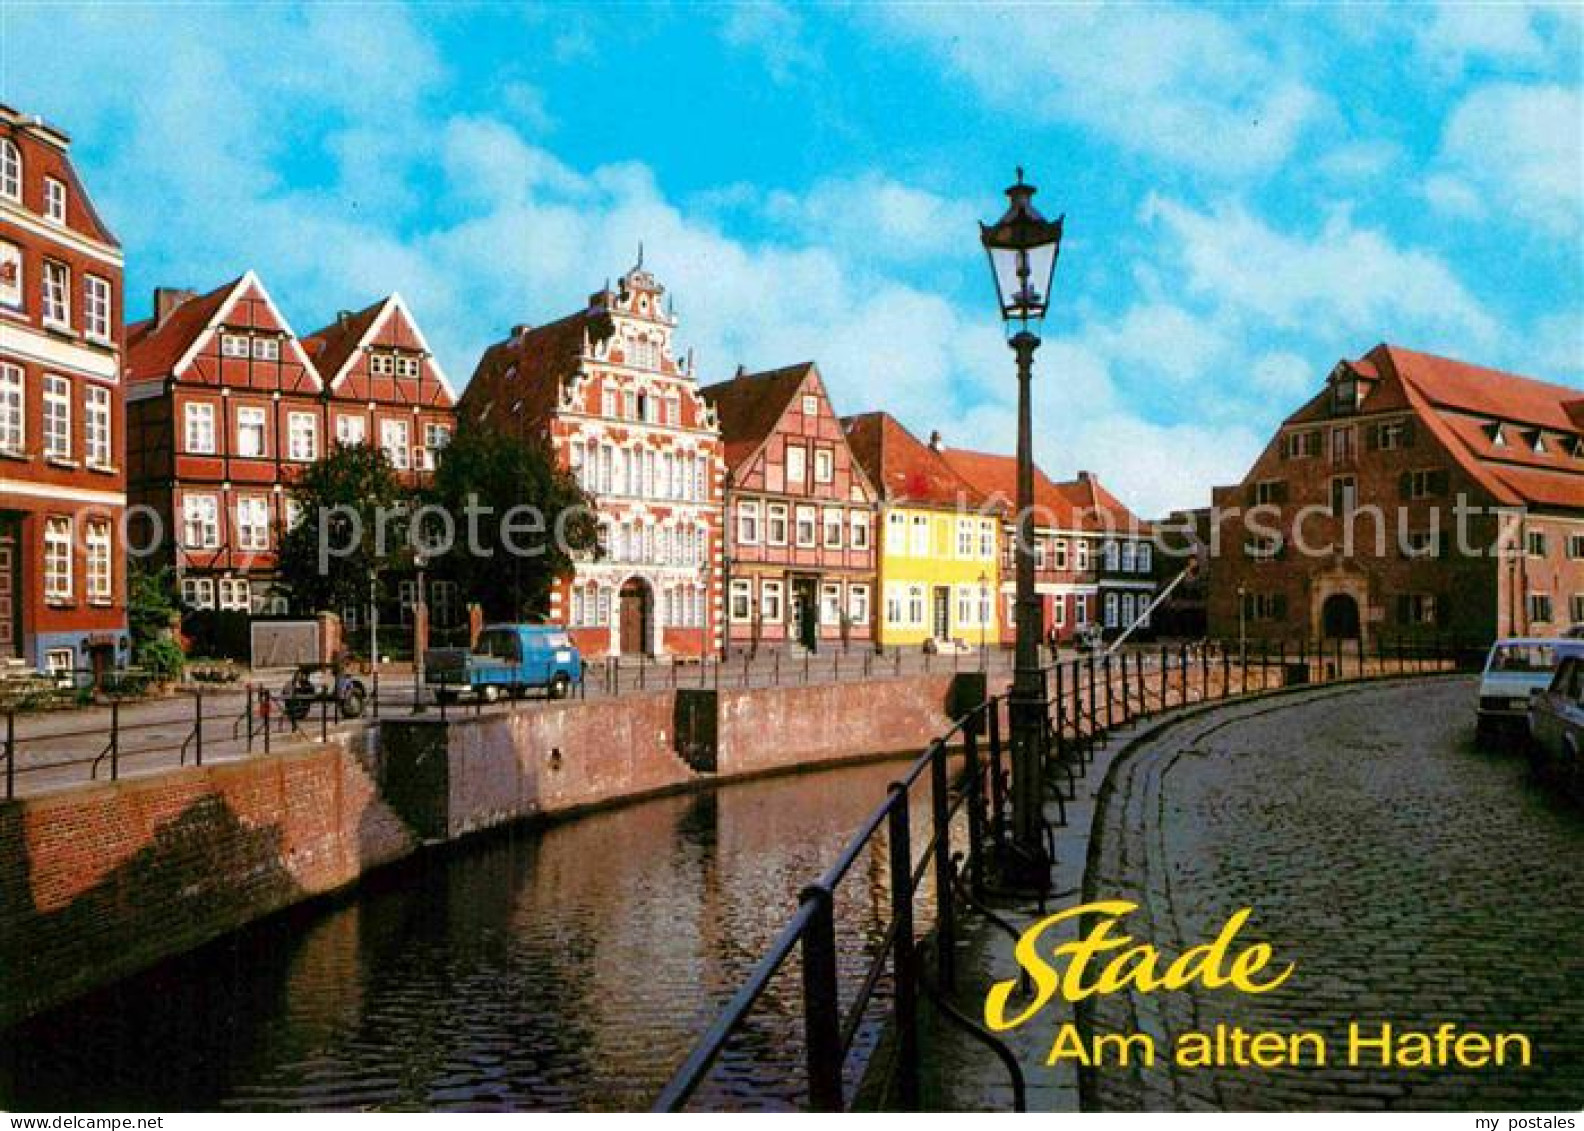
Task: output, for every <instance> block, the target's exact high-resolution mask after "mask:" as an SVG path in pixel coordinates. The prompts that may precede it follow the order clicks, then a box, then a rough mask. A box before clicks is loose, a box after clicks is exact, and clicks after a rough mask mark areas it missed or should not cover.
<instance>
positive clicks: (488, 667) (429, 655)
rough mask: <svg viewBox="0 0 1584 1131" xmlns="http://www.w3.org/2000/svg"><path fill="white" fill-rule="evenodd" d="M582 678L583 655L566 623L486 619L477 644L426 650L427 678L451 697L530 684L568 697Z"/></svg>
mask: <svg viewBox="0 0 1584 1131" xmlns="http://www.w3.org/2000/svg"><path fill="white" fill-rule="evenodd" d="M582 681H583V657H582V656H581V655H579V654H578V650H577V645H575V644H573V643H572V638H571V637H570V636H568V635H567V631H566V629H564V628H561V627H559V626H557V625H548V624H492V625H486V626H485V628H484V631H482V632H480V633H479V638H478V643H477V644H475V645H474V646H473V647H472V648H431V649H429V650H428V651H427V652H425V653H424V684H425V686H427V687H429V688H430V689H432V690H433V691H434V693H435V698H436V699H439V700H441V701H442V702H447V703H449V702H453V701H454V700H455V699H456V698H457V697H458V696H459V695H461V694H462V693H463V692H471V693H472V694H474V695H477V696H478V697H479V698H481V699H483V700H484V701H485V702H494V700H495V699H497V698H498V697H500V696H501V695H512V696H520V695H525V694H527V693H528V691H529V690H540V691H543V692H544V693H545V694H546V695H547V696H548V697H549V698H551V699H565V698H566V697H567V696H568V695H570V694H572V689H573V688H574V687H576V686H577V685H578V684H579V683H581V682H582Z"/></svg>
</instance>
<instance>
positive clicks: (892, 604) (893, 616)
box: [885, 585, 903, 624]
mask: <svg viewBox="0 0 1584 1131" xmlns="http://www.w3.org/2000/svg"><path fill="white" fill-rule="evenodd" d="M885 615H886V623H887V624H901V623H902V616H903V604H902V587H901V586H900V585H887V586H886V589H885Z"/></svg>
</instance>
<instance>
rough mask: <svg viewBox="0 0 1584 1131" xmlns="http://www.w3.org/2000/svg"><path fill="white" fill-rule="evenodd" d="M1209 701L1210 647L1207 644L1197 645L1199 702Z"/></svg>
mask: <svg viewBox="0 0 1584 1131" xmlns="http://www.w3.org/2000/svg"><path fill="white" fill-rule="evenodd" d="M1209 701H1210V648H1209V645H1208V644H1205V643H1201V644H1200V645H1199V702H1201V703H1208V702H1209Z"/></svg>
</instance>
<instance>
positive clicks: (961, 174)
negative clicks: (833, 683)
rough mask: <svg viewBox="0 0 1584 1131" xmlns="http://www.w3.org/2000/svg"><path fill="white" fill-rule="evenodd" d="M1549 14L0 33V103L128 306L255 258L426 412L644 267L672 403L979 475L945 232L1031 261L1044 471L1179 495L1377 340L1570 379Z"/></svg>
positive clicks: (636, 13) (1580, 292) (695, 7)
mask: <svg viewBox="0 0 1584 1131" xmlns="http://www.w3.org/2000/svg"><path fill="white" fill-rule="evenodd" d="M1580 13H1581V8H1580V7H1579V6H1577V5H1572V6H1566V7H1555V6H1553V7H1546V6H1540V5H1534V6H1531V5H1520V4H1512V5H1505V4H1504V5H1497V4H1478V5H1476V4H1445V5H1433V4H1419V5H1395V6H1385V5H1355V6H1346V7H1342V6H1302V5H1274V4H1273V5H1266V6H1253V5H1243V6H1203V7H1186V6H1169V5H1147V4H1133V5H1127V6H1113V7H1096V6H1089V5H1075V4H1062V5H1055V4H1023V5H1019V6H1015V7H1014V6H1008V7H991V6H989V5H976V6H969V5H952V4H908V5H900V4H897V5H885V4H868V5H847V4H829V5H820V6H794V5H783V4H779V3H761V4H741V5H727V4H718V5H717V4H684V3H675V4H669V3H652V4H606V5H600V6H593V5H589V6H580V5H576V4H567V3H561V4H554V5H539V6H526V5H524V6H518V5H507V4H489V5H467V4H429V5H424V6H404V5H396V4H379V3H358V4H320V5H316V6H309V7H302V8H299V7H297V6H294V5H287V4H272V5H250V6H240V5H225V4H215V3H201V4H162V5H156V6H143V5H135V4H118V5H99V6H91V7H90V6H85V7H80V8H79V7H72V6H61V5H49V6H35V5H29V4H27V3H23V2H16V0H13V2H12V3H10V4H7V5H6V6H4V7H3V8H0V98H3V99H4V101H6V102H7V103H10V104H12V105H14V106H17V107H19V108H21V109H23V110H25V111H28V112H36V113H41V114H43V115H44V116H45V117H46V118H48V119H50V120H52V121H54V122H55V123H57V124H59V125H60V126H62V127H63V128H65V129H66V130H68V132H70V133H71V134H72V135H73V137H74V139H75V153H76V156H77V160H78V163H79V168H80V170H81V172H82V174H83V176H84V177H85V179H86V180H87V182H88V184H89V186H90V189H91V191H92V192H93V193H94V196H95V199H96V202H97V203H98V205H99V207H100V210H101V211H102V212H103V213H104V214H105V216H106V217H107V219H108V220H109V221H110V223H111V224H112V226H113V227H114V228H115V230H116V231H117V233H118V234H119V235H120V237H121V239H122V241H123V243H124V244H125V246H126V253H127V293H128V316H129V318H136V317H141V316H142V315H143V314H144V313H146V311H147V308H148V303H149V297H148V296H149V292H150V291H151V289H152V288H153V287H154V286H156V285H186V286H193V287H197V288H201V289H208V288H210V287H212V286H215V285H217V284H218V283H220V282H222V281H224V280H226V279H228V278H231V277H233V276H235V275H237V274H240V273H241V272H242V271H243V270H244V269H246V268H248V267H252V268H254V269H255V270H257V271H258V272H259V273H260V275H261V276H262V277H263V279H264V281H265V283H266V285H267V286H268V287H269V288H270V289H271V291H272V292H273V294H274V295H275V297H276V299H277V301H278V302H279V303H280V304H281V305H282V307H283V308H284V309H285V311H286V314H287V316H288V317H289V318H290V319H291V320H292V322H293V325H294V326H295V328H296V329H297V330H298V331H299V332H300V333H307V332H308V331H310V330H312V329H314V328H316V327H317V326H319V325H321V324H322V323H324V322H326V321H328V320H329V319H330V318H331V317H333V315H334V312H335V311H336V310H337V309H340V308H352V307H359V306H362V305H364V304H366V303H368V302H370V301H372V300H373V299H375V298H377V297H379V296H381V295H383V294H386V293H388V292H390V291H392V290H396V291H400V292H401V293H402V294H403V295H404V296H405V297H406V298H407V299H408V301H409V303H410V305H411V306H412V307H413V309H414V311H415V313H416V315H417V316H418V318H419V320H420V321H421V322H422V323H423V325H424V327H425V329H426V331H427V332H428V335H429V338H430V341H431V343H432V344H433V345H434V347H435V348H436V351H437V352H438V353H439V355H440V357H441V360H442V362H443V363H444V364H445V366H446V367H447V369H448V370H449V372H450V373H451V375H452V377H453V379H454V380H455V381H456V382H457V383H461V382H462V381H465V380H466V378H467V376H468V375H469V374H470V373H471V371H472V368H473V365H474V363H475V362H476V360H477V358H478V355H479V354H480V352H481V351H482V349H483V348H484V346H485V345H486V344H487V343H488V342H490V341H492V340H494V339H495V338H497V337H499V336H501V335H502V334H503V333H504V332H505V331H506V329H507V328H508V327H509V326H510V325H512V324H514V323H517V322H525V321H526V322H532V323H538V322H544V321H548V320H550V319H552V318H556V317H559V316H561V315H563V314H566V313H569V312H570V311H572V310H573V309H576V308H577V307H578V306H579V305H581V303H582V302H583V300H584V299H585V297H586V296H587V294H588V293H589V292H590V291H592V290H594V289H595V288H597V287H598V286H599V285H601V284H602V283H603V281H604V280H605V279H606V278H608V277H610V276H614V275H616V274H619V273H620V272H621V271H622V270H624V269H625V268H626V267H627V266H629V265H630V264H631V262H632V260H633V258H634V254H635V251H636V248H637V245H638V242H639V241H640V240H642V241H643V242H644V245H645V247H646V258H647V262H648V263H649V265H650V266H651V267H653V269H654V270H655V271H656V273H657V274H658V275H659V276H660V278H661V279H662V281H663V282H665V283H667V284H668V285H669V286H670V287H671V289H672V292H673V295H674V297H675V299H676V303H677V308H678V312H679V314H680V316H681V318H682V327H681V330H680V334H679V337H680V340H681V342H682V344H683V345H684V346H693V347H695V349H696V353H697V358H698V366H699V373H700V376H701V377H702V378H703V379H705V380H706V381H711V380H718V379H722V378H725V377H728V376H730V375H731V374H732V373H733V372H734V371H735V369H736V367H737V365H738V364H739V363H743V364H746V365H747V366H749V367H750V368H769V367H773V366H777V365H783V364H788V363H791V362H794V361H799V360H803V359H806V358H813V359H814V360H816V361H818V362H819V363H820V367H821V370H822V372H824V374H825V376H826V379H827V382H828V384H829V385H830V387H831V390H832V394H833V396H834V397H835V399H836V401H837V407H838V409H840V410H841V411H843V412H856V411H861V410H865V409H870V408H886V409H889V410H891V411H893V412H895V413H896V414H897V415H898V416H899V417H901V419H902V420H903V421H904V423H906V424H908V425H909V426H910V427H912V428H913V429H915V431H917V432H919V433H920V434H921V435H927V434H928V433H929V432H930V431H931V430H932V429H939V430H940V431H941V432H942V433H943V434H944V435H945V437H946V439H947V441H948V442H950V443H954V444H960V445H964V446H982V447H1000V448H1003V449H1004V450H1011V444H1012V437H1013V434H1014V433H1013V422H1014V409H1015V404H1014V399H1013V394H1014V389H1013V382H1012V377H1011V373H1012V365H1011V358H1010V355H1009V353H1008V352H1007V350H1006V348H1005V346H1004V344H1002V341H1001V334H1000V330H999V327H998V326H997V325H996V324H995V321H994V314H993V309H994V308H993V306H992V300H991V295H990V291H989V283H988V278H987V273H986V269H985V267H984V263H983V253H982V252H981V251H980V250H979V248H978V244H977V230H976V228H975V227H974V221H975V220H977V219H980V218H985V219H989V218H993V216H994V215H996V214H997V213H998V212H999V210H1000V207H1001V205H1002V203H1003V201H1002V198H1001V196H1000V190H1001V189H1002V188H1003V187H1004V186H1005V184H1006V183H1007V182H1008V180H1009V179H1010V175H1011V173H1012V169H1013V166H1014V165H1016V164H1019V163H1022V164H1025V165H1026V166H1027V167H1028V169H1029V175H1030V179H1031V180H1033V181H1035V182H1036V183H1037V184H1038V185H1039V186H1040V195H1039V198H1038V199H1039V202H1040V203H1041V204H1042V205H1043V206H1044V207H1045V208H1046V209H1047V210H1048V211H1050V212H1065V213H1066V214H1067V217H1068V238H1067V241H1066V243H1065V245H1064V248H1063V254H1062V260H1061V264H1060V267H1059V269H1058V276H1057V279H1058V281H1057V287H1056V304H1055V307H1054V311H1053V314H1052V316H1051V318H1050V319H1049V320H1048V321H1047V324H1046V334H1045V337H1046V344H1045V346H1044V348H1043V349H1042V350H1041V352H1040V356H1039V358H1038V363H1037V373H1036V387H1037V393H1036V403H1035V411H1036V418H1035V419H1036V429H1037V431H1038V434H1039V435H1038V441H1037V443H1038V448H1039V455H1040V459H1041V462H1042V464H1043V465H1044V466H1045V467H1046V468H1047V470H1049V471H1051V472H1052V473H1053V474H1056V475H1062V476H1065V475H1068V474H1070V473H1071V472H1073V471H1074V470H1076V469H1078V468H1086V469H1090V470H1093V471H1095V472H1097V473H1098V474H1100V475H1101V476H1102V478H1103V479H1104V480H1105V481H1106V482H1108V483H1109V484H1111V485H1112V486H1114V487H1115V488H1116V489H1117V490H1118V491H1119V492H1120V493H1121V494H1122V495H1123V497H1124V498H1125V499H1127V500H1128V501H1129V502H1130V503H1132V504H1133V505H1134V506H1135V507H1136V508H1137V509H1138V510H1140V511H1141V512H1143V513H1146V514H1154V513H1159V512H1160V511H1162V510H1164V509H1165V508H1167V507H1170V506H1183V505H1198V504H1202V503H1205V502H1207V501H1208V490H1209V487H1210V485H1211V484H1212V483H1217V482H1226V481H1230V480H1233V479H1236V478H1238V477H1240V476H1241V474H1242V472H1243V470H1244V469H1245V467H1246V466H1247V464H1248V462H1249V461H1250V460H1251V459H1252V458H1253V456H1254V455H1255V454H1256V452H1257V451H1258V449H1259V447H1260V446H1261V444H1262V443H1263V441H1264V439H1265V438H1266V437H1267V436H1268V434H1269V432H1270V429H1271V427H1272V426H1273V425H1274V424H1275V423H1276V422H1277V421H1278V420H1279V419H1280V418H1281V417H1282V416H1283V415H1285V414H1286V413H1287V412H1288V411H1290V410H1291V409H1292V408H1293V407H1295V406H1296V405H1297V404H1298V403H1299V402H1300V401H1301V400H1302V399H1303V398H1304V397H1305V396H1306V395H1307V394H1308V392H1310V391H1312V390H1313V389H1314V388H1315V387H1316V386H1317V383H1318V382H1320V381H1321V380H1322V379H1323V378H1324V375H1325V373H1326V372H1327V371H1328V370H1329V369H1330V367H1331V365H1332V364H1333V363H1334V362H1335V361H1336V359H1337V358H1339V357H1342V356H1356V355H1358V354H1359V353H1362V352H1363V351H1365V350H1367V349H1369V348H1370V347H1371V346H1373V345H1374V344H1375V343H1376V342H1378V341H1381V340H1388V341H1392V342H1396V343H1399V344H1402V345H1407V346H1411V347H1415V348H1419V349H1424V350H1429V351H1432V352H1441V353H1446V354H1450V355H1452V356H1457V357H1463V358H1466V359H1469V360H1474V361H1479V362H1482V363H1485V364H1490V365H1495V366H1499V367H1503V368H1509V369H1512V370H1515V371H1518V372H1522V373H1528V374H1532V375H1534V376H1540V377H1545V378H1548V379H1551V380H1556V381H1561V382H1564V383H1567V384H1573V385H1584V200H1581V182H1584V108H1581V86H1584V75H1581V71H1584V50H1581V46H1584V44H1581V41H1584V19H1581V15H1580Z"/></svg>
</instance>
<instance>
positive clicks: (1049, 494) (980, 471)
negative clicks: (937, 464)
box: [941, 448, 1076, 530]
mask: <svg viewBox="0 0 1584 1131" xmlns="http://www.w3.org/2000/svg"><path fill="white" fill-rule="evenodd" d="M941 458H943V459H944V460H945V461H946V462H947V464H949V465H950V466H951V468H952V470H953V471H955V472H957V474H958V475H961V476H962V477H963V478H964V479H966V480H968V482H970V483H972V484H973V485H974V486H975V487H977V488H978V489H979V490H980V491H981V492H983V493H984V495H985V496H986V497H988V498H992V499H995V500H998V501H1000V502H1002V503H1003V504H1004V505H1005V507H1006V509H1007V510H1008V511H1009V512H1013V513H1015V512H1016V510H1017V497H1018V496H1017V458H1016V457H1015V456H1005V455H998V454H996V453H994V452H974V451H969V450H968V449H966V448H943V449H942V450H941ZM1034 524H1035V525H1036V526H1039V527H1045V528H1047V529H1054V530H1073V529H1076V516H1075V515H1074V513H1073V506H1072V501H1071V500H1070V499H1068V498H1067V496H1066V495H1064V494H1063V493H1062V492H1061V491H1060V490H1058V489H1057V486H1056V484H1055V482H1054V481H1053V480H1052V479H1051V478H1050V477H1049V476H1048V475H1046V474H1045V473H1044V472H1043V471H1041V470H1040V469H1039V468H1038V467H1036V468H1035V469H1034Z"/></svg>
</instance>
